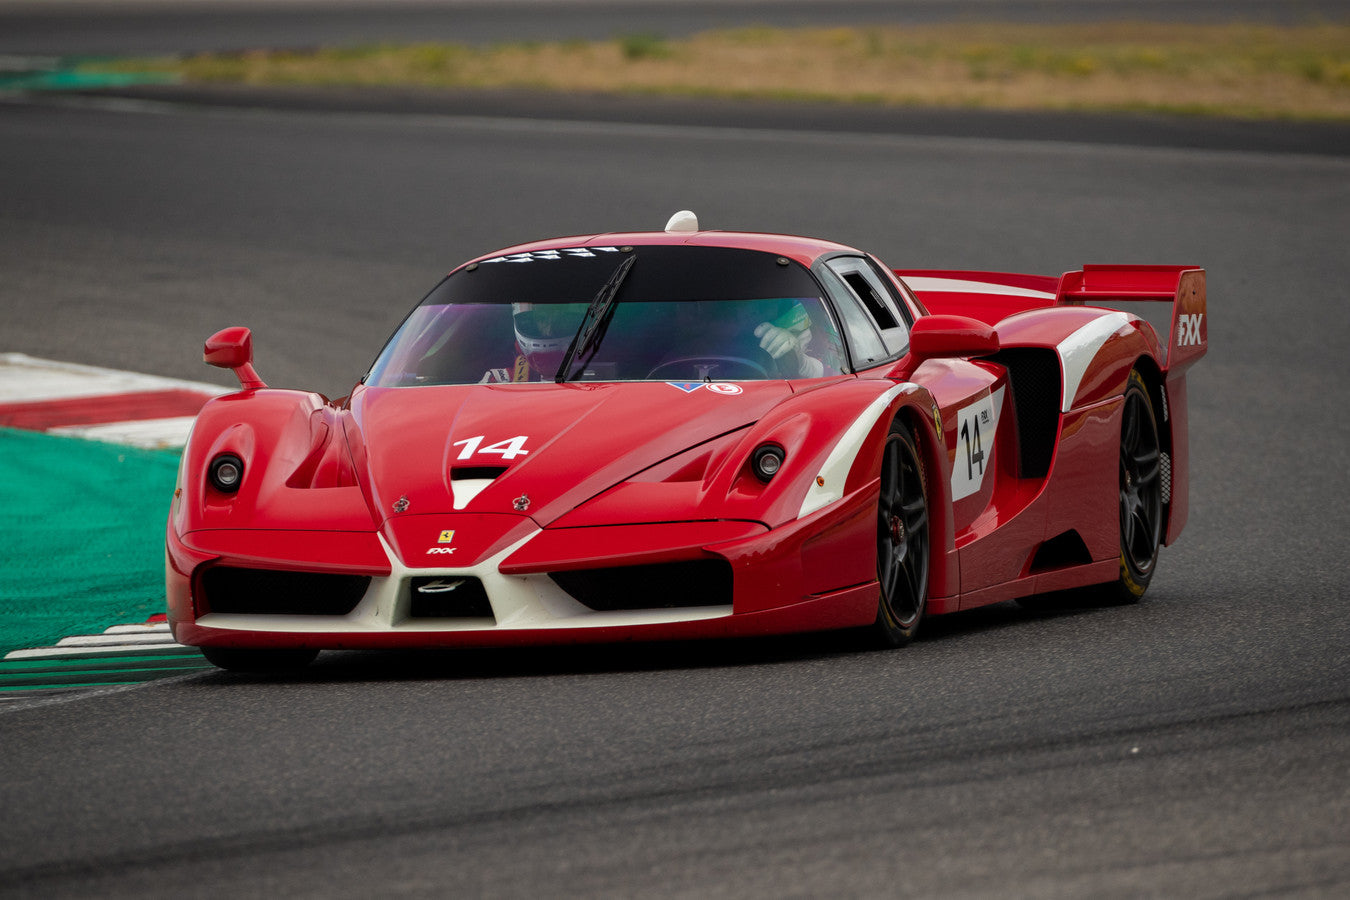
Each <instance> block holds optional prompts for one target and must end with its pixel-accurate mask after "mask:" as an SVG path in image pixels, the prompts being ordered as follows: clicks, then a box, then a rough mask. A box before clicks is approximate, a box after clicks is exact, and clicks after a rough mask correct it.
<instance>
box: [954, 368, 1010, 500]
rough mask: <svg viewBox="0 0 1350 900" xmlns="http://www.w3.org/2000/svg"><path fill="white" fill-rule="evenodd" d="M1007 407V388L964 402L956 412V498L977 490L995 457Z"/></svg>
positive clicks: (967, 495)
mask: <svg viewBox="0 0 1350 900" xmlns="http://www.w3.org/2000/svg"><path fill="white" fill-rule="evenodd" d="M1001 409H1003V388H999V389H998V390H996V391H994V392H993V393H992V394H987V395H985V396H983V397H981V398H980V399H978V400H976V401H975V402H974V403H971V404H970V405H969V406H963V407H962V408H961V409H960V410H958V411H957V413H956V428H957V431H956V435H957V437H956V459H954V460H953V461H952V499H953V500H960V499H961V498H962V497H969V496H970V495H971V494H974V493H977V492H978V491H979V490H980V488H981V487H982V486H983V485H984V473H985V472H987V471H989V468H990V466H991V465H992V463H993V459H994V435H995V434H997V433H998V414H999V411H1000V410H1001Z"/></svg>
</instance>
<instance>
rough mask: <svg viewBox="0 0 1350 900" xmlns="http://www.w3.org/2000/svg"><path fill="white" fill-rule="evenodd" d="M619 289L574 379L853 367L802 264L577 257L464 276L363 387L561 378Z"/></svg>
mask: <svg viewBox="0 0 1350 900" xmlns="http://www.w3.org/2000/svg"><path fill="white" fill-rule="evenodd" d="M629 259H631V260H633V262H632V264H631V268H629V269H628V270H627V272H626V273H620V275H621V277H620V278H619V279H617V280H616V281H613V282H612V281H611V279H612V278H614V276H615V274H616V272H618V271H619V269H620V266H621V265H622V264H623V263H624V262H625V261H626V260H629ZM615 283H617V284H618V289H617V292H614V293H613V299H614V304H613V305H612V307H610V308H609V310H608V318H607V320H606V321H605V322H604V323H603V328H601V329H599V333H598V335H597V336H596V337H595V338H593V339H592V340H591V341H589V342H588V346H587V347H586V348H585V350H586V352H585V353H576V354H575V356H576V359H575V360H574V362H573V363H571V364H569V366H568V368H569V372H568V378H570V379H571V380H581V381H754V380H766V379H780V378H811V377H818V376H821V375H833V374H838V373H839V372H841V371H844V370H845V366H846V363H845V356H844V350H843V345H842V342H841V341H840V338H839V333H838V331H837V329H836V328H835V326H834V322H833V319H832V318H831V316H830V314H829V312H828V310H827V308H826V306H825V303H824V301H823V300H822V299H821V295H820V287H819V286H818V284H817V283H816V281H815V279H814V278H813V277H812V276H811V274H810V273H809V272H808V271H807V270H806V269H805V268H804V267H802V266H801V265H799V264H797V263H795V262H791V261H788V260H786V259H783V258H781V257H778V256H776V255H774V254H770V253H762V252H759V251H753V250H740V249H731V248H719V247H688V246H639V247H635V248H619V247H573V248H560V249H557V250H547V251H538V252H534V253H521V254H515V255H510V256H501V257H497V258H495V259H490V260H485V261H483V262H480V263H478V264H477V265H475V266H472V267H465V268H463V269H460V270H458V271H456V272H454V273H452V274H451V275H449V276H448V277H446V278H445V280H443V281H442V282H441V283H440V284H439V285H437V287H436V288H435V289H434V290H433V291H432V292H431V293H430V294H429V295H428V296H427V298H426V299H425V300H423V301H422V303H421V304H420V305H419V306H418V307H417V308H416V309H414V310H413V312H412V313H411V314H410V315H409V316H408V318H407V319H406V320H405V321H404V322H403V324H402V326H400V328H399V329H398V331H397V332H396V333H395V334H394V336H393V338H392V339H391V340H390V341H389V343H388V345H386V347H385V348H384V350H383V351H382V352H381V353H380V355H379V358H378V359H377V360H376V361H375V365H374V366H373V367H372V368H371V371H370V373H369V374H368V375H367V377H366V379H365V382H366V383H367V384H369V385H375V386H380V387H398V386H411V385H423V384H492V383H507V382H526V381H554V380H558V379H559V370H560V368H561V367H562V364H563V360H564V357H565V356H566V355H567V352H568V348H569V347H570V346H571V345H572V343H573V340H574V338H575V337H576V336H577V332H578V329H579V328H580V326H581V324H582V321H583V319H584V317H585V316H586V311H587V308H588V307H589V306H590V305H591V303H592V302H593V301H595V300H596V299H597V297H598V296H600V297H603V296H604V295H605V293H606V292H605V291H604V290H603V289H604V288H605V287H606V285H611V290H612V289H613V288H612V285H613V284H615Z"/></svg>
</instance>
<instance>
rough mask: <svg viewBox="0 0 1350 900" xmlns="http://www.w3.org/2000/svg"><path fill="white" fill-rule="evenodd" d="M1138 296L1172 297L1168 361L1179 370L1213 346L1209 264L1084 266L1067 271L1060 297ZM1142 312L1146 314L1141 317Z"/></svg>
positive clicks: (1091, 300)
mask: <svg viewBox="0 0 1350 900" xmlns="http://www.w3.org/2000/svg"><path fill="white" fill-rule="evenodd" d="M1136 301H1143V302H1149V301H1157V302H1167V301H1171V303H1172V324H1171V333H1170V335H1169V336H1168V338H1167V340H1166V352H1167V358H1166V360H1165V361H1164V367H1165V368H1166V369H1167V370H1168V371H1169V372H1171V373H1179V372H1181V371H1183V370H1185V369H1187V368H1189V367H1190V366H1191V365H1192V364H1194V363H1195V361H1196V360H1198V359H1199V358H1200V357H1202V356H1204V355H1205V350H1206V349H1207V348H1208V347H1209V326H1208V324H1207V323H1206V321H1205V270H1204V269H1200V268H1196V267H1195V266H1092V265H1089V266H1083V268H1082V271H1079V272H1065V273H1064V274H1063V275H1061V276H1060V278H1059V285H1058V286H1057V287H1056V289H1055V302H1056V303H1057V304H1060V305H1065V306H1081V305H1083V304H1089V305H1092V306H1114V305H1116V304H1122V303H1125V304H1128V303H1132V302H1136ZM1141 318H1142V317H1141Z"/></svg>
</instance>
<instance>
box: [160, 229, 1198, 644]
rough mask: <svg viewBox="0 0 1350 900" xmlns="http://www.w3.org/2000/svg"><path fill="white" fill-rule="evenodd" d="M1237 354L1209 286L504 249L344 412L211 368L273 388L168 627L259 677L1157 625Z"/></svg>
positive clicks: (710, 255) (257, 403)
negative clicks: (573, 654)
mask: <svg viewBox="0 0 1350 900" xmlns="http://www.w3.org/2000/svg"><path fill="white" fill-rule="evenodd" d="M1153 311H1156V312H1158V313H1161V316H1159V315H1157V314H1154V312H1153ZM1150 320H1155V321H1158V322H1159V325H1158V327H1157V329H1155V327H1154V325H1152V324H1150ZM1206 343H1207V325H1206V297H1205V273H1204V271H1203V270H1202V269H1199V268H1196V267H1193V266H1178V265H1158V266H1152V265H1098V266H1084V267H1083V268H1082V269H1081V270H1077V271H1072V272H1069V273H1067V274H1064V275H1061V276H1058V277H1053V276H1037V275H1018V274H1007V273H998V272H972V271H946V270H943V271H937V270H919V269H901V270H893V269H891V268H889V267H887V266H886V265H884V264H883V263H882V262H881V261H880V260H878V259H876V258H875V257H874V256H872V255H870V254H868V253H865V252H862V251H859V250H855V249H853V248H851V247H847V246H843V245H841V244H836V243H831V242H828V241H823V240H816V239H809V238H802V237H793V236H787V235H773V234H749V233H735V232H721V231H707V230H702V229H701V228H700V227H699V225H698V224H697V221H696V219H695V218H694V216H693V215H692V214H690V213H687V212H682V213H680V214H677V215H676V216H675V217H674V218H672V219H671V221H670V223H669V224H668V225H667V226H666V229H665V230H664V231H659V232H651V233H628V234H598V235H588V236H580V237H567V238H560V239H555V240H547V241H542V242H538V243H532V244H525V245H522V246H517V247H512V248H509V249H506V250H500V251H497V252H494V253H489V254H487V255H485V256H481V257H479V258H477V259H474V260H471V261H469V262H467V263H465V264H463V265H461V266H459V267H458V268H456V269H454V271H452V272H451V273H450V274H449V275H448V276H446V277H445V278H444V279H443V280H442V281H441V282H440V283H439V284H438V285H436V287H435V288H433V289H432V290H431V292H430V293H429V294H428V295H427V296H426V298H425V299H424V300H422V302H421V303H419V304H418V305H417V306H416V307H415V308H414V309H413V310H412V312H411V313H410V314H409V315H408V316H407V318H406V319H405V320H404V321H403V323H402V325H401V326H400V327H399V328H398V329H397V331H396V332H395V333H394V335H393V336H392V337H391V338H390V339H389V341H388V342H387V343H386V344H385V346H384V348H383V349H382V350H381V351H380V352H379V354H378V355H377V356H376V357H375V360H374V363H373V364H372V365H371V366H370V367H369V369H368V370H367V371H366V373H365V374H364V375H363V376H361V378H360V380H359V382H358V383H357V384H356V385H355V387H354V388H353V390H352V392H351V394H350V395H349V396H347V397H343V398H341V399H337V400H329V399H327V398H325V397H323V396H321V395H319V394H317V393H312V392H306V391H296V390H279V389H275V388H270V387H267V386H266V385H265V384H264V383H263V381H262V379H261V378H260V377H259V375H258V374H257V372H256V371H255V370H254V368H253V354H252V348H251V336H250V333H249V331H248V329H246V328H243V327H238V326H236V327H232V328H227V329H225V330H223V331H221V332H219V333H218V334H216V335H214V336H212V337H211V338H210V339H209V340H207V342H206V346H205V360H206V362H207V363H210V364H212V365H215V366H221V367H224V368H228V369H231V370H233V371H234V372H235V374H236V375H237V377H238V379H239V383H240V389H239V391H238V392H236V393H232V394H228V395H225V396H222V397H220V398H218V399H215V400H212V401H211V402H209V403H207V404H206V406H205V407H204V408H203V409H202V410H201V413H200V414H199V415H198V417H197V420H196V423H195V425H194V427H193V430H192V434H191V437H190V439H189V442H188V444H187V446H186V448H185V450H184V452H183V456H182V464H181V470H180V475H179V479H178V485H177V489H176V491H175V492H174V498H173V503H172V508H171V511H170V514H169V519H168V528H167V565H166V573H167V596H168V615H169V622H170V624H171V626H172V629H173V633H174V635H175V636H176V638H177V639H178V640H179V641H181V642H183V643H186V644H191V645H197V646H200V647H201V648H202V650H203V652H204V653H205V654H206V656H207V658H208V659H210V660H211V661H212V662H214V663H216V664H217V665H219V666H222V667H225V668H233V669H258V668H279V667H287V666H295V665H303V664H305V663H307V662H309V661H310V660H311V659H313V657H314V656H315V655H316V654H317V653H318V652H319V651H321V650H324V649H338V648H399V647H408V648H412V647H481V646H509V645H515V646H518V645H539V644H565V643H580V642H615V641H627V640H657V639H660V640H671V639H682V638H713V637H725V636H737V635H762V634H777V633H786V632H798V631H814V630H826V629H843V628H857V629H859V630H860V633H867V634H871V635H872V638H873V639H874V640H875V641H876V642H878V643H880V644H881V645H886V646H898V645H901V644H904V643H906V642H908V641H909V640H910V639H911V638H913V637H914V635H915V632H916V630H917V629H918V627H919V625H920V623H921V622H922V620H923V619H924V618H925V617H927V616H934V615H941V614H944V613H950V612H954V611H957V610H965V609H971V608H973V607H978V606H982V605H985V604H991V603H998V602H1001V601H1007V600H1021V601H1022V602H1024V603H1028V604H1033V603H1036V602H1038V600H1037V598H1041V597H1044V596H1045V595H1047V594H1051V595H1053V596H1062V595H1063V592H1066V591H1070V590H1077V591H1079V592H1082V591H1088V592H1091V593H1092V594H1093V595H1094V596H1095V597H1096V598H1097V599H1098V600H1101V601H1105V602H1110V603H1130V602H1133V601H1135V600H1137V599H1138V598H1139V597H1140V596H1141V595H1142V594H1143V593H1144V590H1145V589H1146V588H1147V587H1148V585H1149V582H1150V581H1151V580H1152V579H1153V577H1154V574H1155V570H1156V568H1157V564H1158V556H1159V547H1160V546H1162V545H1166V544H1170V543H1171V542H1172V541H1174V540H1176V538H1177V536H1178V535H1179V534H1180V533H1181V530H1182V528H1183V526H1184V525H1185V523H1186V517H1187V484H1188V480H1189V459H1188V453H1187V398H1186V378H1185V373H1186V370H1187V369H1188V368H1189V367H1190V366H1191V365H1192V364H1194V363H1195V362H1196V360H1198V359H1199V358H1200V357H1201V356H1202V355H1203V354H1204V353H1205V349H1206Z"/></svg>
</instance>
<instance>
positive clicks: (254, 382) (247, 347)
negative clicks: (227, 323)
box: [202, 325, 267, 391]
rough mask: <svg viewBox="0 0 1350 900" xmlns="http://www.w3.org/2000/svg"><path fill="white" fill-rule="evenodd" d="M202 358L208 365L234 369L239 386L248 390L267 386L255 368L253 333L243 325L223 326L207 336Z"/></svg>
mask: <svg viewBox="0 0 1350 900" xmlns="http://www.w3.org/2000/svg"><path fill="white" fill-rule="evenodd" d="M202 360H203V361H204V362H205V363H206V364H207V365H211V366H216V367H217V368H221V369H232V370H234V374H235V377H236V378H238V379H239V386H240V387H241V388H243V389H244V390H246V391H249V390H253V389H255V388H265V387H267V385H266V384H264V383H263V380H262V379H261V378H259V377H258V373H257V372H255V371H254V370H253V333H252V332H251V331H249V330H248V329H247V328H245V327H244V326H242V325H234V326H231V327H229V328H222V329H221V330H220V331H217V332H216V333H215V334H213V335H211V336H210V337H209V338H207V339H206V345H205V347H204V348H203V352H202Z"/></svg>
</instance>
